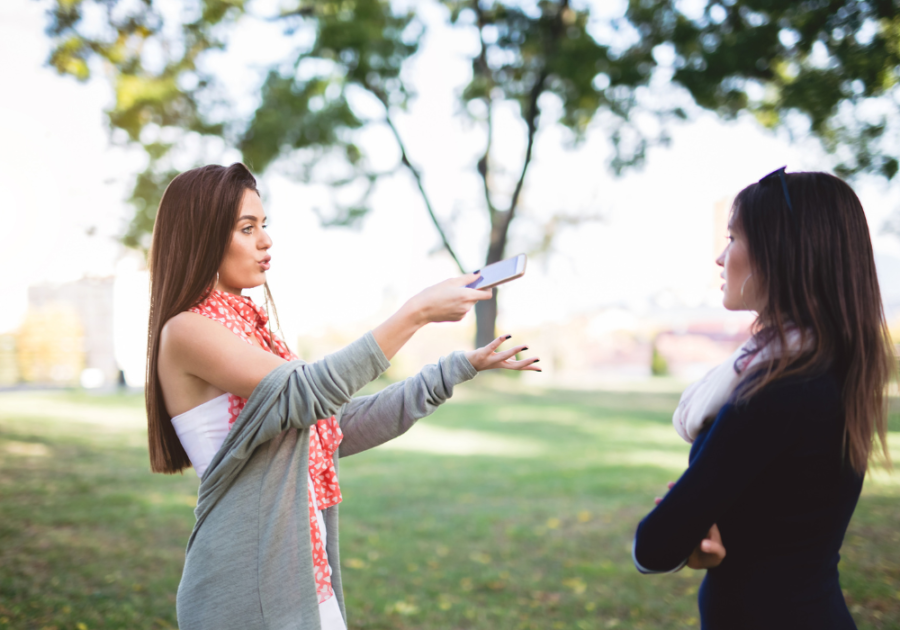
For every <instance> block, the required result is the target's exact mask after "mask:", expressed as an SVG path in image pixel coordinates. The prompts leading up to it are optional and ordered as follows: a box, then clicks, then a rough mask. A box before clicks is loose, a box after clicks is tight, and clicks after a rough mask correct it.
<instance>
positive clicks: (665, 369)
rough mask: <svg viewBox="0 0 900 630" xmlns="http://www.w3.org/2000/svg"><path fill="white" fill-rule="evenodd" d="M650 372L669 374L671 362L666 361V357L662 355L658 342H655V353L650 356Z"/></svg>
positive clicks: (661, 374) (653, 373) (662, 374)
mask: <svg viewBox="0 0 900 630" xmlns="http://www.w3.org/2000/svg"><path fill="white" fill-rule="evenodd" d="M650 373H651V374H652V375H653V376H668V375H669V362H668V361H666V357H664V356H663V355H662V353H661V352H660V351H659V349H658V348H657V347H656V344H653V354H652V356H651V357H650Z"/></svg>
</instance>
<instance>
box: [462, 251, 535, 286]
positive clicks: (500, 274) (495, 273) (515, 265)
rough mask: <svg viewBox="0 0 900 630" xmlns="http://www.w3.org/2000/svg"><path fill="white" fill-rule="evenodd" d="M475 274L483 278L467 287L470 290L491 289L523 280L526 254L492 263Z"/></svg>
mask: <svg viewBox="0 0 900 630" xmlns="http://www.w3.org/2000/svg"><path fill="white" fill-rule="evenodd" d="M475 273H480V274H481V277H480V278H478V280H476V281H475V282H473V283H471V284H467V285H466V286H467V287H469V288H470V289H490V288H491V287H495V286H497V285H498V284H503V283H504V282H509V281H510V280H515V279H516V278H521V277H522V276H523V275H525V254H519V255H518V256H513V257H512V258H507V259H506V260H501V261H499V262H495V263H492V264H490V265H488V266H487V267H485V268H484V269H479V270H478V271H476V272H475Z"/></svg>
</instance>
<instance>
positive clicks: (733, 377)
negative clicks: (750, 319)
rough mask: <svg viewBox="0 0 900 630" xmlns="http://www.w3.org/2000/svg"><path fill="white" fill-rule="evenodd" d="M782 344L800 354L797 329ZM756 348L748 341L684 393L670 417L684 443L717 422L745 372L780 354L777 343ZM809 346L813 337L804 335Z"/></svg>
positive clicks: (751, 340) (786, 335)
mask: <svg viewBox="0 0 900 630" xmlns="http://www.w3.org/2000/svg"><path fill="white" fill-rule="evenodd" d="M785 341H786V343H787V347H788V352H790V353H791V354H795V353H799V351H800V348H801V343H802V342H801V335H800V331H799V330H797V328H795V327H791V328H789V329H788V330H787V332H786V334H785ZM758 344H759V341H758V340H757V339H756V338H755V337H751V338H750V339H748V340H747V341H745V342H744V343H743V344H742V345H741V347H740V348H738V349H737V350H735V351H734V354H732V355H731V356H730V357H728V358H727V359H726V360H725V361H724V362H722V363H720V364H719V365H717V366H716V367H714V368H713V369H712V370H710V371H709V373H708V374H707V375H706V376H704V377H703V378H702V379H700V380H699V381H697V382H696V383H694V384H692V385H691V386H689V387H688V388H687V389H686V390H684V393H683V394H682V395H681V400H680V401H679V403H678V408H677V409H675V414H674V415H673V416H672V424H674V425H675V430H676V431H677V432H678V435H680V436H681V437H682V438H683V439H684V440H685V441H687V442H693V441H694V440H695V439H696V438H697V435H699V434H700V431H702V430H703V428H704V427H706V426H707V425H708V424H711V423H712V422H713V420H715V419H716V416H718V415H719V411H720V410H721V409H722V407H723V406H724V405H725V403H726V402H728V399H729V398H730V397H731V395H732V393H734V389H735V387H737V385H738V382H739V381H740V380H741V376H742V375H743V374H744V373H746V372H747V370H752V369H753V368H755V367H757V366H759V365H762V364H764V363H766V362H768V361H770V360H771V359H772V358H773V357H776V356H780V355H781V354H782V353H781V350H780V347H781V346H780V343H779V342H778V340H775V341H772V342H770V343H768V344H766V345H764V346H762V347H759V345H758ZM811 346H812V335H807V343H806V347H807V348H810V347H811Z"/></svg>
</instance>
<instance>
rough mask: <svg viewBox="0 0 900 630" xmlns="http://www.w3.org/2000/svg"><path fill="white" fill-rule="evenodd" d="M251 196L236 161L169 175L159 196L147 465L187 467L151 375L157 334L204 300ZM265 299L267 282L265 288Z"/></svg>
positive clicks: (248, 178) (250, 184)
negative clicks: (246, 194) (247, 195)
mask: <svg viewBox="0 0 900 630" xmlns="http://www.w3.org/2000/svg"><path fill="white" fill-rule="evenodd" d="M247 190H252V191H254V192H256V193H257V194H259V191H258V189H257V187H256V179H255V178H254V177H253V175H252V174H251V173H250V171H249V170H248V169H247V167H246V166H244V165H243V164H232V165H231V166H228V167H225V166H216V165H212V166H203V167H201V168H195V169H193V170H190V171H186V172H184V173H181V174H180V175H178V176H177V177H176V178H175V179H173V180H172V181H171V182H170V183H169V186H168V187H167V188H166V191H165V193H164V194H163V197H162V201H161V202H160V204H159V211H158V213H157V215H156V223H155V225H154V226H153V240H152V241H151V245H150V322H149V328H148V333H147V375H146V389H145V394H144V395H145V399H146V405H147V433H148V439H149V446H150V468H151V470H153V472H163V473H174V472H179V471H181V470H183V469H184V468H187V467H189V466H190V465H191V461H190V459H189V458H188V456H187V453H185V451H184V447H182V445H181V441H180V440H179V439H178V435H177V434H176V433H175V429H174V427H173V426H172V419H171V417H170V416H169V414H168V412H167V411H166V405H165V402H164V400H163V395H162V388H161V386H160V382H159V375H158V374H157V363H158V358H159V337H160V332H161V331H162V328H163V326H165V324H166V322H168V321H169V320H170V319H171V318H172V317H174V316H175V315H177V314H178V313H181V312H183V311H186V310H188V309H189V308H191V307H192V306H195V305H196V304H198V303H199V302H201V301H202V300H203V299H204V298H206V297H207V296H208V295H209V293H210V291H211V290H212V288H213V287H214V286H215V283H216V274H217V272H218V269H219V266H220V265H221V264H222V259H223V258H224V257H225V252H226V251H227V249H228V246H229V244H230V243H231V238H232V234H233V231H234V223H235V220H236V218H237V214H238V211H239V209H240V207H241V201H242V199H243V196H244V191H247ZM266 292H267V297H268V286H267V287H266Z"/></svg>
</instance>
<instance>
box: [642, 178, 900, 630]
mask: <svg viewBox="0 0 900 630" xmlns="http://www.w3.org/2000/svg"><path fill="white" fill-rule="evenodd" d="M728 239H729V243H728V245H727V246H726V249H725V251H724V252H723V253H722V255H721V256H720V257H719V259H718V260H717V261H716V262H717V263H718V264H719V265H721V266H722V267H723V274H722V275H723V278H724V280H725V284H724V285H723V291H724V297H723V304H724V306H725V308H727V309H730V310H744V309H746V310H753V311H756V312H757V313H758V317H757V320H756V322H755V326H754V335H753V337H752V339H751V341H750V342H749V343H748V344H745V348H747V350H746V352H747V353H748V354H751V353H752V354H754V355H758V356H760V357H763V360H756V361H754V362H750V363H749V366H750V367H748V361H747V360H745V358H744V357H740V358H739V359H738V361H736V362H735V363H734V374H735V381H734V385H733V386H732V388H731V389H730V393H729V394H728V395H727V396H726V397H725V398H723V400H724V401H725V402H724V405H723V406H722V407H721V408H720V409H719V411H718V413H714V414H713V415H711V416H710V417H709V419H708V420H707V422H706V423H704V424H702V425H701V428H700V429H699V432H698V434H697V435H696V438H695V439H694V443H693V446H692V448H691V453H690V465H689V467H688V469H687V471H686V472H685V473H684V475H683V476H682V477H681V478H680V479H679V480H678V482H677V483H675V484H674V485H673V486H672V488H671V490H670V492H668V494H667V495H666V496H665V498H663V499H662V500H661V501H660V502H659V504H658V506H657V507H656V509H654V510H653V511H652V512H651V513H650V514H649V515H647V517H646V518H644V520H643V521H641V523H640V525H639V526H638V528H637V533H636V536H635V544H634V560H635V564H636V565H637V567H638V569H639V570H641V571H642V572H645V573H661V572H671V571H675V570H678V569H680V568H681V567H682V566H684V565H685V564H688V565H689V566H691V567H693V568H706V569H708V571H707V575H706V578H705V579H704V580H703V584H702V586H701V588H700V593H699V606H700V617H701V624H702V628H703V629H704V630H721V629H727V630H742V629H747V630H750V629H753V630H759V629H761V628H765V629H766V630H778V629H781V628H784V629H785V630H787V629H790V630H800V629H805V628H809V629H816V630H846V629H851V628H855V627H856V626H855V624H854V622H853V619H852V618H851V616H850V613H849V611H848V610H847V606H846V604H845V602H844V597H843V594H842V592H841V588H840V584H839V581H838V561H839V558H840V556H839V550H840V547H841V543H842V541H843V538H844V534H845V532H846V530H847V525H848V523H849V522H850V517H851V516H852V514H853V510H854V509H855V507H856V502H857V499H858V498H859V494H860V490H861V489H862V483H863V477H864V475H865V472H866V469H867V466H868V462H869V460H870V458H871V456H872V453H873V446H874V441H875V440H874V438H875V436H876V435H877V436H878V437H879V439H880V442H881V450H882V451H883V453H884V457H885V458H886V459H887V457H888V454H887V446H886V430H887V426H886V423H887V412H886V408H885V403H886V398H885V396H884V388H885V385H886V384H887V382H888V380H889V378H890V376H891V373H892V371H893V370H894V369H895V366H896V363H895V359H894V357H893V353H892V346H891V343H890V338H889V336H888V334H887V327H886V325H885V320H884V314H883V309H882V304H881V295H880V291H879V288H878V279H877V277H876V273H875V263H874V258H873V254H872V246H871V239H870V236H869V231H868V225H867V223H866V218H865V214H864V213H863V209H862V206H861V204H860V202H859V199H858V198H857V197H856V195H855V194H854V193H853V191H852V190H851V189H850V187H849V186H848V185H847V184H846V183H844V182H843V181H841V180H840V179H838V178H836V177H834V176H832V175H828V174H825V173H790V174H788V173H785V172H784V169H783V168H782V169H779V170H778V171H775V172H774V173H772V174H771V175H768V176H766V177H764V178H763V179H762V180H760V181H759V182H758V183H755V184H752V185H750V186H748V187H747V188H745V189H744V190H743V191H742V192H741V193H740V194H739V195H738V196H737V198H736V199H735V202H734V206H733V209H732V216H731V220H730V222H729V236H728ZM760 353H761V354H760ZM742 368H743V371H742ZM701 385H702V383H701ZM726 549H727V554H726V553H725V550H726Z"/></svg>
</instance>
